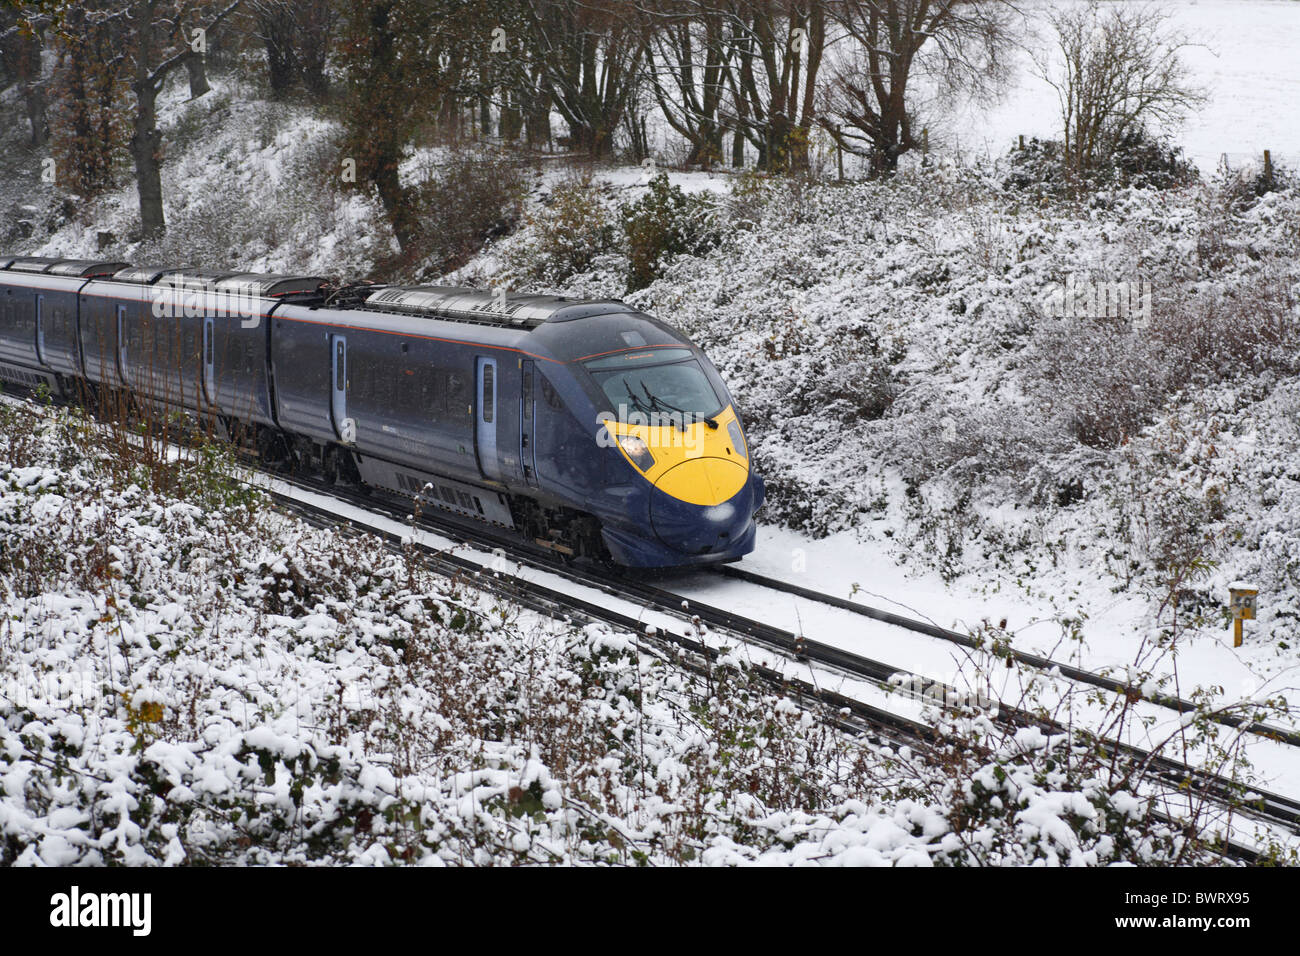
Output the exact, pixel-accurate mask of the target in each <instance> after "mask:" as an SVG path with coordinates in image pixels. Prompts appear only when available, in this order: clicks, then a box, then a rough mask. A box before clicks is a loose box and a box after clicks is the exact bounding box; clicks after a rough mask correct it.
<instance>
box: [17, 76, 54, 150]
mask: <svg viewBox="0 0 1300 956" xmlns="http://www.w3.org/2000/svg"><path fill="white" fill-rule="evenodd" d="M23 99H24V100H25V102H26V104H27V120H28V122H30V123H31V124H32V146H34V147H37V148H40V147H42V146H44V145H45V144H46V142H48V141H49V138H50V125H49V121H48V120H47V119H46V118H45V84H43V83H40V82H36V83H28V84H26V85H25V86H24V87H23Z"/></svg>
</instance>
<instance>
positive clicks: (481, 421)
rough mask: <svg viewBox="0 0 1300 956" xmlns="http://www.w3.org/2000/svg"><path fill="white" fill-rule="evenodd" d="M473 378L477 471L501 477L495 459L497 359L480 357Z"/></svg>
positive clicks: (485, 474) (499, 466)
mask: <svg viewBox="0 0 1300 956" xmlns="http://www.w3.org/2000/svg"><path fill="white" fill-rule="evenodd" d="M475 380H476V381H477V383H478V393H477V394H478V415H477V416H476V418H475V422H476V425H475V432H474V447H475V449H476V450H477V451H478V467H479V471H481V472H482V473H483V475H484V476H485V477H487V478H495V479H500V478H501V465H500V462H499V461H498V459H497V360H496V359H492V358H480V359H479V360H478V365H477V374H476V376H475Z"/></svg>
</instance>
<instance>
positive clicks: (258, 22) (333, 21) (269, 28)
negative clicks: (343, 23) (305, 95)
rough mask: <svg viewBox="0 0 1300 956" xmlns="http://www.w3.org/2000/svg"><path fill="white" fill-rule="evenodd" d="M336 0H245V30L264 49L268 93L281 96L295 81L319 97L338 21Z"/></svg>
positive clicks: (322, 90) (324, 81)
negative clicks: (248, 22)
mask: <svg viewBox="0 0 1300 956" xmlns="http://www.w3.org/2000/svg"><path fill="white" fill-rule="evenodd" d="M339 6H340V5H339V4H338V3H337V2H336V0H248V3H247V4H246V7H245V9H246V12H247V13H248V14H249V16H250V18H251V20H252V24H251V26H250V29H249V32H250V33H252V35H253V36H255V37H257V39H259V40H260V41H262V45H263V47H264V48H265V50H266V68H267V78H268V79H269V81H270V84H271V94H272V95H273V96H276V97H280V96H284V95H285V94H286V93H288V92H289V90H290V88H291V87H292V86H293V85H294V84H295V83H298V82H301V83H302V85H303V87H304V88H305V89H306V90H307V92H309V93H310V94H311V95H313V96H315V97H317V98H320V97H321V96H323V95H324V93H325V90H326V87H327V85H328V84H327V79H326V76H325V64H326V60H327V59H328V56H329V50H330V45H331V43H332V42H333V39H334V35H335V33H336V31H337V29H338V24H339Z"/></svg>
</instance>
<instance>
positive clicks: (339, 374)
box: [334, 342, 345, 392]
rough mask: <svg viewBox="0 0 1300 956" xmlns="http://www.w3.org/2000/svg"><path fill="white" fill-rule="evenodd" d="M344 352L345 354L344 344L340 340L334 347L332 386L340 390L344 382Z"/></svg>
mask: <svg viewBox="0 0 1300 956" xmlns="http://www.w3.org/2000/svg"><path fill="white" fill-rule="evenodd" d="M344 354H345V353H344V345H343V343H342V342H340V343H339V344H338V345H336V346H335V347H334V363H335V364H334V387H335V388H337V389H338V390H339V391H340V392H341V391H343V383H344V378H343V356H344Z"/></svg>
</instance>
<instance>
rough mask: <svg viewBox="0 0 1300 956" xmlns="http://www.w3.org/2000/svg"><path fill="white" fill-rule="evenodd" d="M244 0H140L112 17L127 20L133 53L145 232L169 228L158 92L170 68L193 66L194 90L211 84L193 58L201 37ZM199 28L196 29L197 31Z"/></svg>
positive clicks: (136, 153)
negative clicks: (208, 0) (211, 1)
mask: <svg viewBox="0 0 1300 956" xmlns="http://www.w3.org/2000/svg"><path fill="white" fill-rule="evenodd" d="M241 3H243V0H229V2H227V3H224V4H222V5H220V6H218V5H215V4H209V3H202V2H197V3H168V2H164V0H136V2H135V3H133V4H131V5H130V6H127V7H124V8H122V9H120V10H118V11H115V12H114V13H112V14H110V16H112V17H114V18H119V19H120V20H121V21H122V23H123V24H124V35H125V36H126V38H127V42H128V45H129V47H130V49H131V53H132V55H133V59H134V64H133V70H132V81H131V90H132V92H133V93H134V94H135V106H134V109H133V110H132V116H131V129H132V134H131V158H132V159H133V160H134V161H135V181H136V191H137V192H138V193H139V196H140V228H141V232H142V234H143V235H145V236H157V235H160V234H161V233H162V232H163V230H164V228H165V227H166V223H165V220H164V218H163V199H162V134H161V133H160V132H159V131H158V94H159V93H161V92H162V89H163V84H165V83H166V82H167V78H168V77H169V76H170V75H171V73H172V71H174V70H176V69H178V68H179V67H182V66H184V67H186V68H187V69H189V70H190V88H191V92H200V93H201V92H202V90H203V89H204V88H206V86H207V82H206V79H205V78H203V76H202V71H201V70H195V69H194V68H193V67H192V66H191V65H190V61H191V60H193V59H199V58H201V57H202V52H201V51H200V50H199V49H197V48H196V46H201V45H202V44H198V42H197V39H198V38H200V37H207V36H209V35H211V34H212V33H214V32H215V31H216V30H217V29H218V28H219V27H220V26H221V25H222V23H224V22H225V21H226V19H227V18H228V17H229V16H230V15H231V14H232V13H234V12H235V11H236V10H237V9H239V6H240V5H241ZM195 31H198V32H195Z"/></svg>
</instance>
